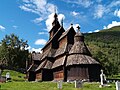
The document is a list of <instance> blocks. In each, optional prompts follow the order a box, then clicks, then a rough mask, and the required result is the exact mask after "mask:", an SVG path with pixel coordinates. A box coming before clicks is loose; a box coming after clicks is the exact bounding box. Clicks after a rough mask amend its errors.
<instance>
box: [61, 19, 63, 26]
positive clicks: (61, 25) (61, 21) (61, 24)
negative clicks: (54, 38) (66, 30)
mask: <svg viewBox="0 0 120 90" xmlns="http://www.w3.org/2000/svg"><path fill="white" fill-rule="evenodd" d="M61 26H63V18H62V20H61Z"/></svg>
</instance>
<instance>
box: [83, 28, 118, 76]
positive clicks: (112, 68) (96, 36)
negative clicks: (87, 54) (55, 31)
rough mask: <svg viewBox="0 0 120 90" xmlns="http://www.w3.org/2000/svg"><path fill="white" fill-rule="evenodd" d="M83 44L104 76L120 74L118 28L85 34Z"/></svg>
mask: <svg viewBox="0 0 120 90" xmlns="http://www.w3.org/2000/svg"><path fill="white" fill-rule="evenodd" d="M85 43H86V44H87V46H88V47H89V49H90V51H91V53H92V55H93V57H94V58H96V59H97V60H98V61H99V62H100V63H101V65H102V66H103V69H104V70H105V73H106V74H109V75H112V74H117V73H119V72H120V26H116V27H113V28H110V29H106V30H101V31H100V32H97V33H89V34H85Z"/></svg>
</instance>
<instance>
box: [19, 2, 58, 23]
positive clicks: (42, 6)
mask: <svg viewBox="0 0 120 90" xmlns="http://www.w3.org/2000/svg"><path fill="white" fill-rule="evenodd" d="M22 1H23V5H20V6H19V7H20V8H21V9H22V10H24V11H27V12H32V13H35V14H38V15H39V18H36V19H35V20H34V22H35V23H39V22H41V21H43V20H45V19H47V16H48V15H49V14H51V13H53V12H54V11H55V8H56V9H57V7H56V6H55V5H54V4H51V3H48V2H47V0H22Z"/></svg>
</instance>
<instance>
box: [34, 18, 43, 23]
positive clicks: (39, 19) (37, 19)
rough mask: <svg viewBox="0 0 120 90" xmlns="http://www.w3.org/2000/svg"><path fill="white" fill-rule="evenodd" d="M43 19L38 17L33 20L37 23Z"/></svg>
mask: <svg viewBox="0 0 120 90" xmlns="http://www.w3.org/2000/svg"><path fill="white" fill-rule="evenodd" d="M41 21H43V18H42V17H39V18H36V19H35V20H33V22H35V23H40V22H41Z"/></svg>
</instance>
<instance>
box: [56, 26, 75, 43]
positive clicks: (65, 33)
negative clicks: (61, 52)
mask: <svg viewBox="0 0 120 90" xmlns="http://www.w3.org/2000/svg"><path fill="white" fill-rule="evenodd" d="M70 30H74V28H73V26H71V27H70V28H69V29H68V30H67V31H65V32H64V33H63V34H62V35H61V37H60V38H59V39H58V41H60V40H61V39H62V38H64V37H65V36H67V34H68V33H69V32H70Z"/></svg>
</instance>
